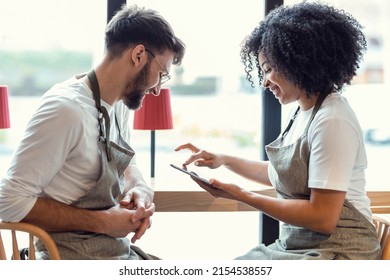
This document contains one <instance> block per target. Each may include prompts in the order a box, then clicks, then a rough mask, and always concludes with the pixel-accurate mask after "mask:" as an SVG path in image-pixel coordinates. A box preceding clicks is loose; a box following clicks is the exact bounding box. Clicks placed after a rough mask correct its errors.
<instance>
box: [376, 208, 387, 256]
mask: <svg viewBox="0 0 390 280" xmlns="http://www.w3.org/2000/svg"><path fill="white" fill-rule="evenodd" d="M372 218H373V220H374V224H375V227H376V232H377V234H378V238H379V242H380V245H381V260H390V220H387V219H385V218H383V217H381V216H379V215H373V217H372Z"/></svg>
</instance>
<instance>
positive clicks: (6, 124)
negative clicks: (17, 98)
mask: <svg viewBox="0 0 390 280" xmlns="http://www.w3.org/2000/svg"><path fill="white" fill-rule="evenodd" d="M10 126H11V122H10V119H9V108H8V88H7V86H4V85H0V129H2V128H10Z"/></svg>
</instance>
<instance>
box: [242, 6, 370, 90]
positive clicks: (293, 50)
mask: <svg viewBox="0 0 390 280" xmlns="http://www.w3.org/2000/svg"><path fill="white" fill-rule="evenodd" d="M361 29H362V26H361V25H360V24H359V22H358V21H357V20H356V19H355V18H354V17H353V16H351V15H350V14H348V13H346V12H344V11H343V10H337V9H335V8H334V7H331V6H327V5H324V4H318V3H307V2H302V3H299V4H296V5H294V6H281V7H278V8H276V9H274V10H273V11H271V12H270V13H269V14H268V15H267V17H266V18H265V20H264V21H261V22H260V24H259V25H258V26H257V27H256V28H255V29H254V30H253V31H252V33H251V34H250V35H249V36H248V37H247V38H246V39H245V40H244V44H243V46H242V49H241V60H242V62H243V63H244V66H245V72H246V74H247V79H248V80H249V81H250V82H251V84H252V86H253V85H254V82H253V77H252V76H251V72H252V71H253V70H254V69H255V67H256V68H257V71H258V77H259V80H260V85H261V84H262V82H263V74H262V71H261V68H260V65H259V61H258V55H259V52H262V53H263V54H264V56H265V58H266V60H267V61H268V63H269V64H270V66H271V67H272V68H273V69H274V70H275V71H278V72H279V73H281V74H282V75H283V76H284V77H285V78H286V79H287V80H289V81H290V82H292V83H294V84H295V85H296V86H298V87H299V88H300V89H302V90H304V91H305V92H306V94H307V95H308V96H311V95H314V94H329V93H330V92H332V91H340V90H341V89H342V87H343V85H344V84H350V82H351V80H352V78H353V77H354V76H355V75H356V71H357V69H358V68H359V62H360V60H361V59H362V56H363V53H364V52H365V50H366V49H367V42H366V39H365V36H364V34H363V32H362V31H361Z"/></svg>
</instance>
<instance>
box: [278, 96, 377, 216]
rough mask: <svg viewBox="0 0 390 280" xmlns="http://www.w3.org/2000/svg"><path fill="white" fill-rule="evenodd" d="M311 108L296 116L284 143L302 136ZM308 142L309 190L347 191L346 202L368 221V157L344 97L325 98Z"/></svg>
mask: <svg viewBox="0 0 390 280" xmlns="http://www.w3.org/2000/svg"><path fill="white" fill-rule="evenodd" d="M313 109H314V108H311V109H309V110H306V111H300V112H299V113H298V115H297V117H296V119H295V121H294V123H293V125H292V127H291V129H290V131H289V133H287V135H286V137H285V140H284V141H286V144H289V143H293V142H295V141H296V140H297V139H298V138H299V137H300V136H302V134H303V132H304V130H305V128H306V126H307V123H308V121H309V119H310V116H311V113H312V112H313ZM295 110H296V108H294V109H293V110H292V112H295ZM308 141H309V148H310V160H309V182H308V185H309V187H310V188H316V189H330V190H337V191H344V192H346V199H348V200H349V201H350V202H351V203H352V205H354V206H355V207H356V208H357V209H358V210H359V211H360V212H361V213H362V214H363V215H365V216H366V217H367V218H368V220H371V216H372V214H371V210H370V200H369V198H368V197H367V196H366V191H365V184H366V181H365V173H364V172H365V169H366V168H367V156H366V150H365V145H364V139H363V133H362V129H361V127H360V124H359V121H358V119H357V117H356V115H355V113H354V112H353V110H352V108H351V107H350V105H349V104H348V101H347V99H346V98H344V97H343V96H341V95H340V94H339V93H334V94H331V95H329V96H327V98H326V99H325V100H324V102H323V104H322V106H321V108H320V110H319V111H318V112H317V114H316V116H315V118H314V120H313V122H312V123H311V125H310V127H309V130H308Z"/></svg>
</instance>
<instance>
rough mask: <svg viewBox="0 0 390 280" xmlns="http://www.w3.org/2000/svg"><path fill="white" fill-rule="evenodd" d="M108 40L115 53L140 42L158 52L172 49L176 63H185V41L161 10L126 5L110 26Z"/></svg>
mask: <svg viewBox="0 0 390 280" xmlns="http://www.w3.org/2000/svg"><path fill="white" fill-rule="evenodd" d="M105 43H106V50H107V51H108V52H109V54H110V55H112V56H114V57H115V56H118V55H120V54H122V52H123V51H124V50H125V49H126V48H128V47H130V46H132V45H138V44H143V45H144V46H145V47H146V48H148V49H150V50H151V51H153V52H154V53H156V54H157V53H160V54H161V53H163V52H165V51H166V50H170V51H172V52H173V54H174V59H173V64H174V65H179V64H180V63H181V61H182V59H183V56H184V53H185V45H184V43H183V42H182V41H181V40H180V39H179V38H177V37H176V36H175V34H174V32H173V30H172V27H171V26H170V24H169V23H168V22H167V21H166V20H165V19H164V18H163V17H162V16H161V15H160V14H159V13H158V12H157V11H154V10H151V9H146V8H141V7H138V6H136V5H134V6H127V5H123V6H122V8H121V9H120V10H119V11H118V12H117V13H116V14H115V15H114V16H113V18H112V19H111V20H110V22H109V23H108V24H107V27H106V36H105Z"/></svg>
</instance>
